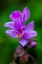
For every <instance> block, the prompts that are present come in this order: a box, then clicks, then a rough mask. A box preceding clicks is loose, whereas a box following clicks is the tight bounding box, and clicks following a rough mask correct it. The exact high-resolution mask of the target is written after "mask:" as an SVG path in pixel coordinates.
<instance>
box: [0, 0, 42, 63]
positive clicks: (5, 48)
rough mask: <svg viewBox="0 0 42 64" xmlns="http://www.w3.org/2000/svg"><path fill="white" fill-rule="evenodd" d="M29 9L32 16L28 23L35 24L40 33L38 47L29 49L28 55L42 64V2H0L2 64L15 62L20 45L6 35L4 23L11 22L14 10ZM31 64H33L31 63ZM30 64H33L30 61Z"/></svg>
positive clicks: (12, 0) (29, 0) (28, 0)
mask: <svg viewBox="0 0 42 64" xmlns="http://www.w3.org/2000/svg"><path fill="white" fill-rule="evenodd" d="M26 6H27V7H28V8H29V10H30V12H31V16H30V19H29V20H28V21H27V22H26V24H28V23H29V22H30V21H34V22H35V28H34V29H35V30H36V31H37V33H38V36H37V37H35V38H36V39H37V46H36V48H35V49H28V53H30V54H31V55H33V56H34V58H35V60H36V62H37V64H42V0H0V64H9V63H10V62H11V61H12V60H13V57H12V55H13V52H14V51H15V49H16V47H17V46H18V45H19V43H18V39H14V38H12V37H10V36H9V35H7V34H5V30H7V29H8V28H5V27H4V23H5V22H7V21H11V20H10V17H9V16H10V14H11V12H13V11H14V10H20V11H21V12H22V10H23V8H24V7H26ZM30 62H31V63H30ZM28 64H32V61H31V60H30V61H29V63H28Z"/></svg>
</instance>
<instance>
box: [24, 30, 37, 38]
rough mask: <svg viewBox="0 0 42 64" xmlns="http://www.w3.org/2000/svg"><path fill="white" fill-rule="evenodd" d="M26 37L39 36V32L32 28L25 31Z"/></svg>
mask: <svg viewBox="0 0 42 64" xmlns="http://www.w3.org/2000/svg"><path fill="white" fill-rule="evenodd" d="M23 36H24V38H26V39H27V38H32V37H34V36H37V32H36V31H34V30H31V31H26V32H25V33H24V35H23Z"/></svg>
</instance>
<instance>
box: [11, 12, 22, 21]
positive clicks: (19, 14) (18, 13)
mask: <svg viewBox="0 0 42 64" xmlns="http://www.w3.org/2000/svg"><path fill="white" fill-rule="evenodd" d="M10 18H11V20H12V21H14V20H15V19H16V18H22V13H21V12H20V11H14V12H12V13H11V15H10Z"/></svg>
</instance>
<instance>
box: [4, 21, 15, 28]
mask: <svg viewBox="0 0 42 64" xmlns="http://www.w3.org/2000/svg"><path fill="white" fill-rule="evenodd" d="M4 26H5V27H8V28H11V29H14V22H6V23H5V24H4Z"/></svg>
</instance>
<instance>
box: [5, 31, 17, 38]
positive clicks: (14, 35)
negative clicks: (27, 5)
mask: <svg viewBox="0 0 42 64" xmlns="http://www.w3.org/2000/svg"><path fill="white" fill-rule="evenodd" d="M6 33H7V34H8V35H9V36H11V37H13V38H17V37H18V35H17V32H16V31H14V30H6Z"/></svg>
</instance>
